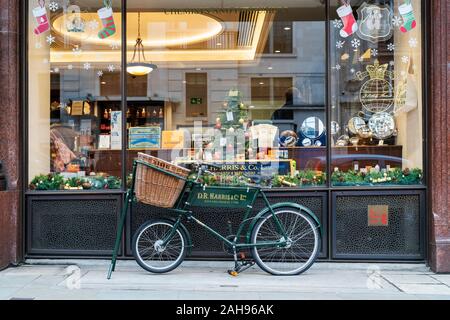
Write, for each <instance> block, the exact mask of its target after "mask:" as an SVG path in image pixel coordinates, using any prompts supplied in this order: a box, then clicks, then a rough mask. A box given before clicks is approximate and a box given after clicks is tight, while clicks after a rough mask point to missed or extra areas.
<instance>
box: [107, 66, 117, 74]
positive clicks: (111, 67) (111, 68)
mask: <svg viewBox="0 0 450 320" xmlns="http://www.w3.org/2000/svg"><path fill="white" fill-rule="evenodd" d="M115 69H116V67H115V66H114V65H113V64H110V65H109V66H108V71H109V72H113V71H114V70H115Z"/></svg>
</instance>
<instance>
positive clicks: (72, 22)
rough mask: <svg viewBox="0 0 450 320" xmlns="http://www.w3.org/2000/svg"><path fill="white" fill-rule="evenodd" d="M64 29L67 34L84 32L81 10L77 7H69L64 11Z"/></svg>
mask: <svg viewBox="0 0 450 320" xmlns="http://www.w3.org/2000/svg"><path fill="white" fill-rule="evenodd" d="M66 11H67V12H66V19H67V22H66V28H67V31H68V32H84V26H85V22H84V19H82V18H81V9H80V7H79V6H77V5H71V6H69V7H68V8H67V10H66Z"/></svg>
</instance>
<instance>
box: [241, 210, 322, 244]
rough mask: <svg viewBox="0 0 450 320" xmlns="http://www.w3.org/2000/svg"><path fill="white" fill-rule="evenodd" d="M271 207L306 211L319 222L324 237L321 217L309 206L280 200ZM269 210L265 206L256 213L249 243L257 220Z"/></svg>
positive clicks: (248, 236) (249, 234)
mask: <svg viewBox="0 0 450 320" xmlns="http://www.w3.org/2000/svg"><path fill="white" fill-rule="evenodd" d="M270 207H271V208H272V210H275V209H278V208H286V207H288V208H293V209H297V210H300V211H303V212H305V213H306V214H307V215H308V216H310V217H311V218H312V219H313V220H314V221H315V222H316V223H317V226H318V227H319V232H320V237H322V224H321V223H320V221H319V218H317V216H316V215H315V214H314V212H312V211H311V210H310V209H308V208H307V207H305V206H302V205H301V204H298V203H293V202H278V203H275V204H274V205H271V206H270ZM268 212H270V208H269V207H265V208H264V209H262V210H261V211H259V212H258V213H257V214H256V216H255V217H254V218H253V221H252V223H251V224H250V226H249V228H248V233H247V242H248V243H249V241H250V237H251V233H252V231H253V227H254V226H255V224H256V222H258V220H259V219H261V218H263V217H264V216H265V215H266V214H267V213H268Z"/></svg>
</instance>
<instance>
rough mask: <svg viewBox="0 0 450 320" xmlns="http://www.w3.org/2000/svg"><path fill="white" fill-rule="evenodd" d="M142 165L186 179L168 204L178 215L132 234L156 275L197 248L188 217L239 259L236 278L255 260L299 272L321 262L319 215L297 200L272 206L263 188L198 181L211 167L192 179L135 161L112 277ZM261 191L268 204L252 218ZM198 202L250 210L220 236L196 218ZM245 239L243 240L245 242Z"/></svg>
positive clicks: (139, 257) (142, 260) (141, 259)
mask: <svg viewBox="0 0 450 320" xmlns="http://www.w3.org/2000/svg"><path fill="white" fill-rule="evenodd" d="M155 159H157V158H155ZM139 165H141V166H145V167H147V168H149V169H151V170H156V172H159V173H160V174H164V175H168V176H170V177H173V178H175V179H179V180H181V181H184V182H185V184H184V186H183V187H182V189H181V192H180V193H179V195H178V196H177V200H176V201H175V205H174V206H173V207H172V208H169V210H171V211H172V212H174V213H176V214H177V217H176V218H175V219H170V218H166V219H153V220H150V221H147V222H145V223H144V224H142V225H141V226H140V227H139V228H138V230H137V231H136V232H135V234H134V236H133V240H132V251H133V256H134V257H135V259H136V261H137V263H138V264H139V265H140V266H141V267H142V268H143V269H145V270H147V271H150V272H153V273H165V272H169V271H172V270H174V269H175V268H177V267H178V266H179V265H180V264H181V263H182V262H183V260H184V258H185V257H186V254H187V250H188V249H189V250H191V248H192V246H193V245H192V240H191V236H190V234H189V231H188V230H187V228H186V227H185V225H184V223H183V221H184V220H188V221H193V222H195V223H197V224H199V225H200V226H201V227H203V228H205V229H206V230H207V231H208V232H210V233H211V234H212V235H213V236H215V237H216V238H217V239H218V240H220V241H222V242H223V243H224V245H225V246H226V247H228V249H229V250H230V252H231V253H232V254H233V260H234V268H233V269H232V270H228V273H229V274H230V275H233V276H236V275H238V274H239V273H240V272H242V271H244V270H246V269H248V268H250V267H251V266H253V265H254V264H255V263H256V264H257V265H258V266H259V267H260V268H261V269H262V270H264V271H266V272H268V273H270V274H273V275H298V274H301V273H302V272H305V271H306V270H308V269H309V268H310V267H311V266H312V264H313V263H314V261H315V260H316V258H317V254H318V252H319V247H320V239H321V233H322V230H321V228H322V227H321V224H320V221H319V219H318V218H317V217H316V215H315V214H314V213H313V212H312V211H311V210H309V209H308V208H306V207H304V206H302V205H300V204H297V203H292V202H280V203H276V204H270V202H269V201H268V199H267V196H266V194H265V192H264V190H263V189H262V188H261V187H258V186H256V185H252V184H248V185H246V186H244V187H231V186H206V185H202V184H201V183H200V182H199V181H198V180H199V177H200V176H201V175H202V174H205V173H210V174H212V172H211V171H209V170H208V166H210V165H202V164H199V165H197V166H196V168H195V169H194V170H193V172H195V173H196V179H189V178H187V177H184V176H181V175H179V174H175V173H173V172H170V171H167V170H165V169H164V168H161V166H156V165H154V164H151V163H148V162H146V161H142V160H135V161H134V163H133V171H132V172H133V173H132V184H131V188H130V189H129V190H128V192H127V195H126V199H125V205H124V208H123V212H122V216H121V219H120V225H119V228H118V230H117V237H116V243H115V247H114V251H113V257H112V260H111V265H110V268H109V271H108V279H110V278H111V274H112V272H113V271H114V269H115V265H116V260H117V252H118V249H119V245H120V239H121V235H122V231H123V225H124V221H125V217H126V214H127V211H128V205H129V203H131V202H132V200H133V197H134V195H135V182H136V170H137V166H139ZM258 195H261V197H262V199H263V201H264V204H265V207H264V209H262V210H260V211H259V212H258V213H256V215H254V216H251V213H252V209H253V205H254V203H255V201H256V199H257V197H258ZM193 206H201V207H224V208H229V207H233V208H239V209H245V213H244V216H243V218H242V221H241V223H240V225H239V227H238V230H237V233H236V234H235V235H232V236H231V237H230V236H229V235H228V236H224V235H222V234H220V233H219V232H217V231H216V230H214V229H213V228H211V227H209V226H208V225H206V224H205V223H203V222H202V221H200V220H199V219H197V218H196V217H195V212H193V211H192V210H191V207H193ZM241 238H243V239H244V240H243V241H240V239H241ZM243 250H251V255H252V257H253V259H252V260H247V259H246V258H245V256H244V255H243V254H242V251H243ZM238 257H239V258H238Z"/></svg>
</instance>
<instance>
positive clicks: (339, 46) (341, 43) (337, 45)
mask: <svg viewBox="0 0 450 320" xmlns="http://www.w3.org/2000/svg"><path fill="white" fill-rule="evenodd" d="M344 44H345V41H341V40H339V41H336V48H338V49H341V48H343V47H344Z"/></svg>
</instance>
